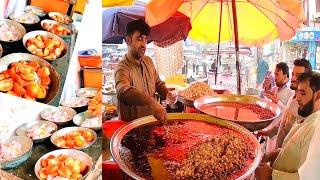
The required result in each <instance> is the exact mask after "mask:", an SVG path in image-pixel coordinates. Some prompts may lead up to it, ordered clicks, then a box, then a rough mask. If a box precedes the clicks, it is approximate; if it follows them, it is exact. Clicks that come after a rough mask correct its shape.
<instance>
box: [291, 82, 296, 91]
mask: <svg viewBox="0 0 320 180" xmlns="http://www.w3.org/2000/svg"><path fill="white" fill-rule="evenodd" d="M290 89H291V90H294V91H295V90H297V89H298V87H297V86H294V85H293V84H292V82H291V86H290Z"/></svg>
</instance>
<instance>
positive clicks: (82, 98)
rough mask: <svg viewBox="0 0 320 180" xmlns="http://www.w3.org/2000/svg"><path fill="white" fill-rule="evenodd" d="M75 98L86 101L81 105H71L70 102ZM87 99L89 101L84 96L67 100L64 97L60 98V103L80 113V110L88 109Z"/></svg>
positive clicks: (75, 98)
mask: <svg viewBox="0 0 320 180" xmlns="http://www.w3.org/2000/svg"><path fill="white" fill-rule="evenodd" d="M77 99H80V100H83V101H86V103H85V104H83V105H78V106H73V105H72V103H71V102H72V101H76V100H77ZM89 101H90V99H89V98H85V97H72V98H70V99H68V100H66V99H64V100H62V101H61V103H60V104H61V106H65V107H70V108H72V109H74V110H75V111H76V112H77V113H82V112H84V111H86V110H88V104H89Z"/></svg>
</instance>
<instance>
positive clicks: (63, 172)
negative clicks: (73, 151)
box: [38, 154, 88, 179]
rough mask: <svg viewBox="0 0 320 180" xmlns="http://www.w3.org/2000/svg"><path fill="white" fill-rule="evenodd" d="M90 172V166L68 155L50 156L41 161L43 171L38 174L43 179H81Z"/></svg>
mask: <svg viewBox="0 0 320 180" xmlns="http://www.w3.org/2000/svg"><path fill="white" fill-rule="evenodd" d="M87 172H88V166H87V165H86V164H85V163H83V162H81V161H79V160H78V159H76V158H74V157H69V156H67V155H62V154H60V155H58V156H54V155H50V156H48V157H47V158H45V159H42V160H41V169H40V171H39V172H38V173H39V174H38V175H39V176H40V178H41V179H50V178H54V177H64V178H69V179H80V178H82V177H83V176H84V175H86V173H87Z"/></svg>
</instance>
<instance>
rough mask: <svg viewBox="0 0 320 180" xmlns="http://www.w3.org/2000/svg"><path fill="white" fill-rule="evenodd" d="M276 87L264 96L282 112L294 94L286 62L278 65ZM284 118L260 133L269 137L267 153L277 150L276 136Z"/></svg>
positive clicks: (278, 119)
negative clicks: (290, 85)
mask: <svg viewBox="0 0 320 180" xmlns="http://www.w3.org/2000/svg"><path fill="white" fill-rule="evenodd" d="M274 75H275V81H276V86H274V87H272V88H271V91H270V92H268V91H267V92H265V93H264V96H266V97H267V98H269V99H270V100H271V101H272V102H273V103H275V104H277V105H278V106H279V107H280V108H281V109H282V110H283V109H284V107H285V105H286V104H287V102H288V100H289V97H290V96H291V95H292V94H293V93H294V92H293V91H292V90H291V89H290V87H289V80H290V79H289V67H288V65H287V64H286V63H285V62H280V63H278V64H277V65H276V69H275V72H274ZM281 118H282V116H280V117H278V118H277V119H275V120H274V121H273V122H272V123H271V124H270V125H269V126H268V127H267V128H265V129H264V130H261V131H259V132H258V134H259V135H263V136H267V137H268V139H267V147H266V152H268V153H269V152H272V151H274V150H275V149H276V141H277V138H276V136H275V135H276V134H277V132H278V127H279V124H280V120H281Z"/></svg>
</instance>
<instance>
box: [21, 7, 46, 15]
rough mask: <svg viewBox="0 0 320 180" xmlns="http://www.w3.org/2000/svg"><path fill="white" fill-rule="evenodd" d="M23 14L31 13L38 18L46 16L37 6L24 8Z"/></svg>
mask: <svg viewBox="0 0 320 180" xmlns="http://www.w3.org/2000/svg"><path fill="white" fill-rule="evenodd" d="M24 12H26V13H32V14H34V15H36V16H39V17H43V16H45V15H46V13H45V11H44V10H43V9H42V8H41V7H38V6H26V7H25V8H24Z"/></svg>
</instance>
